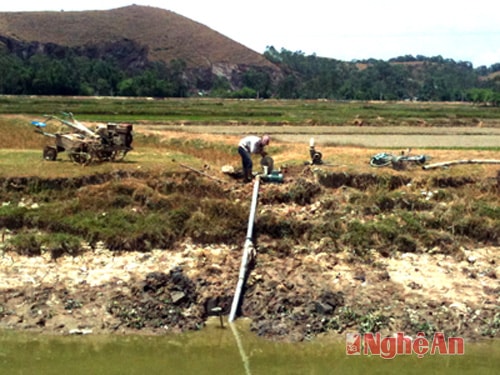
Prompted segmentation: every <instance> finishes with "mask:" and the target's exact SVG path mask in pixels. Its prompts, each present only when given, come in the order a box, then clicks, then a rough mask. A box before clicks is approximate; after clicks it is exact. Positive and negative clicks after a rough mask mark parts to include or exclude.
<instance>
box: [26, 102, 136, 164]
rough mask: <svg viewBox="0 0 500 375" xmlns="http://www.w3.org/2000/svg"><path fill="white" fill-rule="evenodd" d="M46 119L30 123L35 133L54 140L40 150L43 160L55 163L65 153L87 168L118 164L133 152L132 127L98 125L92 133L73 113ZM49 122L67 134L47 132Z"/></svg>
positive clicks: (111, 124) (112, 124) (128, 125)
mask: <svg viewBox="0 0 500 375" xmlns="http://www.w3.org/2000/svg"><path fill="white" fill-rule="evenodd" d="M45 117H47V120H46V121H45V122H42V121H32V124H33V125H34V126H36V130H35V131H36V132H37V133H40V134H42V135H44V136H46V137H48V138H51V139H52V140H53V141H54V144H53V145H47V146H45V148H44V149H43V158H44V159H45V160H50V161H53V160H56V159H57V155H58V153H60V152H64V151H66V153H67V154H68V156H69V159H70V160H71V161H73V162H75V163H77V164H84V165H86V164H89V163H92V162H94V161H97V162H102V161H120V160H122V159H123V158H124V157H125V155H126V154H127V153H128V152H129V151H131V150H132V141H133V133H132V130H133V128H132V125H131V124H115V123H108V124H107V125H98V126H97V128H96V129H95V131H93V130H91V129H89V128H88V127H87V126H85V125H84V124H82V123H81V122H79V121H77V120H76V119H75V117H74V116H73V114H72V113H64V112H63V117H57V116H45ZM51 120H56V121H58V122H60V123H61V124H62V125H65V126H67V129H66V131H64V130H63V131H58V132H54V133H51V132H48V131H46V130H45V127H46V123H47V122H48V121H51Z"/></svg>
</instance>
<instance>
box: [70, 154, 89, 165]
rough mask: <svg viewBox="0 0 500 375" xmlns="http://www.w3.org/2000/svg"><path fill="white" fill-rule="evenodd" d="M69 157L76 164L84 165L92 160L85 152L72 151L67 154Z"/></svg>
mask: <svg viewBox="0 0 500 375" xmlns="http://www.w3.org/2000/svg"><path fill="white" fill-rule="evenodd" d="M69 158H70V159H71V161H72V162H74V163H77V164H82V165H86V164H89V163H90V161H91V160H92V157H91V156H90V155H89V154H87V153H86V152H73V153H70V154H69Z"/></svg>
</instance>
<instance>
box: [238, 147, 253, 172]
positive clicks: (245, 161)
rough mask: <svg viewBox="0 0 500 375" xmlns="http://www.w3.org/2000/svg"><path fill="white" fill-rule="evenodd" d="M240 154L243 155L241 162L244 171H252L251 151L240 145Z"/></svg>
mask: <svg viewBox="0 0 500 375" xmlns="http://www.w3.org/2000/svg"><path fill="white" fill-rule="evenodd" d="M238 154H240V156H241V164H242V165H243V172H247V171H250V172H251V171H252V167H253V165H252V157H251V156H250V153H249V152H248V151H247V150H246V149H245V148H243V147H241V146H240V147H238Z"/></svg>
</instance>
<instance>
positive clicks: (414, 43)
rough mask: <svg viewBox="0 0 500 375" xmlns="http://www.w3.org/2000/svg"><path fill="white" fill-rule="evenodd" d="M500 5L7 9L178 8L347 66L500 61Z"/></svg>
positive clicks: (269, 1)
mask: <svg viewBox="0 0 500 375" xmlns="http://www.w3.org/2000/svg"><path fill="white" fill-rule="evenodd" d="M497 1H498V0H474V1H467V2H465V1H460V0H418V1H416V0H414V1H404V0H378V1H373V0H357V1H349V0H344V1H331V0H330V1H329V0H306V1H293V0H292V1H290V0H288V1H285V0H283V1H278V0H274V1H273V0H248V1H235V0H85V1H68V0H45V1H40V0H36V1H35V0H15V1H12V2H10V1H6V0H3V1H2V2H1V4H0V12H12V11H14V12H16V11H21V12H24V11H61V10H64V11H80V10H107V9H113V8H119V7H123V6H128V5H132V4H136V5H148V6H152V7H157V8H161V9H166V10H170V11H173V12H175V13H177V14H179V15H181V16H184V17H187V18H189V19H191V20H193V21H196V22H199V23H201V24H203V25H205V26H208V27H210V28H211V29H213V30H215V31H217V32H219V33H221V34H223V35H225V36H226V37H228V38H230V39H232V40H234V41H236V42H238V43H241V44H243V45H244V46H246V47H248V48H250V49H252V50H254V51H256V52H258V53H263V52H264V51H265V50H266V48H267V47H268V46H272V47H274V48H276V49H277V50H278V51H280V50H281V49H282V48H284V49H286V50H288V51H291V52H302V53H304V54H305V55H312V54H315V55H317V56H319V57H329V58H333V59H337V60H343V61H353V60H363V59H368V58H374V59H381V60H388V59H390V58H393V57H398V56H404V55H412V56H417V55H422V56H426V57H432V56H437V55H441V56H442V57H443V58H445V59H453V60H455V61H467V62H470V63H472V64H473V66H474V67H475V68H477V67H479V66H482V65H485V66H487V67H489V66H491V65H492V64H496V63H500V13H499V12H498V10H497V9H498V6H497V5H496V4H497Z"/></svg>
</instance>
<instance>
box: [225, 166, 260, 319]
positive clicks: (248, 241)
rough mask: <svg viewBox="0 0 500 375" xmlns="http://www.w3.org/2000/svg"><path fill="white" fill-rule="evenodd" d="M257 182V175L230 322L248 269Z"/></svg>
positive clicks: (255, 208)
mask: <svg viewBox="0 0 500 375" xmlns="http://www.w3.org/2000/svg"><path fill="white" fill-rule="evenodd" d="M259 184H260V178H259V176H257V177H256V178H255V182H254V185H253V194H252V203H251V206H250V215H249V216H248V228H247V236H246V238H245V244H244V246H243V257H242V258H241V266H240V274H239V276H238V284H237V285H236V292H235V293H234V297H233V304H232V305H231V312H230V313H229V322H232V321H233V320H234V319H235V317H236V312H237V310H238V305H239V302H240V296H241V291H242V289H243V286H244V283H245V278H246V275H247V271H248V262H249V259H250V255H251V253H252V250H253V249H254V246H253V242H252V237H253V224H254V221H255V211H256V210H257V201H258V198H259Z"/></svg>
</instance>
